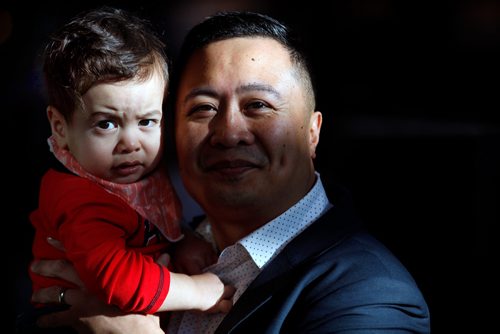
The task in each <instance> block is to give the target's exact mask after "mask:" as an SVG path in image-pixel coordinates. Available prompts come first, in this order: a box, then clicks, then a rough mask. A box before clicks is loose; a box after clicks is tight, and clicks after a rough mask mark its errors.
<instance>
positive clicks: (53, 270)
mask: <svg viewBox="0 0 500 334" xmlns="http://www.w3.org/2000/svg"><path fill="white" fill-rule="evenodd" d="M51 244H52V242H51ZM31 269H32V271H33V272H35V273H37V274H39V275H43V276H48V277H58V278H62V279H64V280H66V281H69V282H72V283H74V284H75V285H76V286H77V287H79V288H76V289H68V290H65V293H64V303H65V304H68V305H70V307H69V309H68V310H65V311H60V312H54V313H49V314H45V315H43V316H40V317H39V318H38V320H37V325H38V326H39V327H42V328H54V327H63V326H69V327H72V328H74V329H75V330H76V331H77V332H78V333H82V334H83V333H85V334H88V333H107V334H115V333H116V334H118V333H120V334H121V333H144V334H159V333H164V332H163V331H162V330H161V328H160V319H159V317H158V316H156V315H142V314H124V313H123V312H121V311H120V310H119V309H118V308H116V307H114V306H110V305H107V304H106V303H104V302H102V301H100V300H99V299H97V298H96V297H95V296H92V295H90V294H89V293H87V292H86V290H85V288H84V286H83V283H82V281H81V280H80V278H79V277H78V274H77V273H76V271H75V269H74V267H73V266H72V265H71V263H69V262H67V261H64V260H40V261H36V262H34V263H33V264H32V266H31ZM61 291H62V288H61V287H58V286H52V287H48V288H44V289H40V290H37V291H34V293H33V295H32V300H33V301H34V302H37V303H58V302H60V293H61Z"/></svg>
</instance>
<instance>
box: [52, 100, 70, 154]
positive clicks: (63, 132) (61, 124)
mask: <svg viewBox="0 0 500 334" xmlns="http://www.w3.org/2000/svg"><path fill="white" fill-rule="evenodd" d="M47 118H48V119H49V123H50V129H51V130H52V136H53V137H54V139H55V140H56V143H57V146H59V147H60V148H67V147H68V143H67V129H68V124H67V123H66V119H65V118H64V116H63V115H62V114H61V113H60V112H59V110H57V108H56V107H54V106H48V107H47Z"/></svg>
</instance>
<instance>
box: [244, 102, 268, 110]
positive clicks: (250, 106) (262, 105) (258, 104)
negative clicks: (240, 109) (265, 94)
mask: <svg viewBox="0 0 500 334" xmlns="http://www.w3.org/2000/svg"><path fill="white" fill-rule="evenodd" d="M266 107H267V105H266V104H265V103H264V102H261V101H255V102H252V103H249V104H248V105H247V109H250V110H252V109H262V108H266Z"/></svg>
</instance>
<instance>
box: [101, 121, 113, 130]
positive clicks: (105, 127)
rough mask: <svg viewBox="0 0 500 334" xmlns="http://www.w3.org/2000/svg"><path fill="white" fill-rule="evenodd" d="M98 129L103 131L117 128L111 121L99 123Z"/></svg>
mask: <svg viewBox="0 0 500 334" xmlns="http://www.w3.org/2000/svg"><path fill="white" fill-rule="evenodd" d="M97 127H98V128H99V129H103V130H112V129H114V128H116V127H117V125H116V123H115V122H113V121H110V120H104V121H99V122H97Z"/></svg>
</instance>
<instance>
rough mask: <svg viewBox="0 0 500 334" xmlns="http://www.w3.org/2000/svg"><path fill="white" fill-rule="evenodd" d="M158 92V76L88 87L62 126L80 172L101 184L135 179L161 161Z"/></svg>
mask: <svg viewBox="0 0 500 334" xmlns="http://www.w3.org/2000/svg"><path fill="white" fill-rule="evenodd" d="M164 88H165V82H164V80H163V78H162V77H161V76H160V75H159V74H155V75H153V76H151V78H149V79H147V80H145V81H135V80H127V81H121V82H114V83H102V84H98V85H96V86H93V87H92V88H90V89H89V90H88V91H87V93H85V95H83V99H82V100H83V104H82V108H81V109H78V110H76V111H75V112H74V114H73V118H72V120H71V123H70V124H69V125H68V128H67V130H68V133H67V147H68V149H69V151H70V152H71V153H72V154H73V156H74V157H75V158H76V159H77V160H78V162H79V163H80V165H82V167H83V168H84V169H85V170H87V171H88V172H90V173H91V174H93V175H95V176H97V177H100V178H102V179H105V180H108V181H111V182H116V183H131V182H135V181H137V180H139V179H141V178H142V177H143V176H144V175H145V174H147V173H149V172H150V171H151V170H153V169H154V168H155V167H156V165H157V164H158V161H159V160H160V158H161V151H162V116H163V111H162V104H163V97H164Z"/></svg>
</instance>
